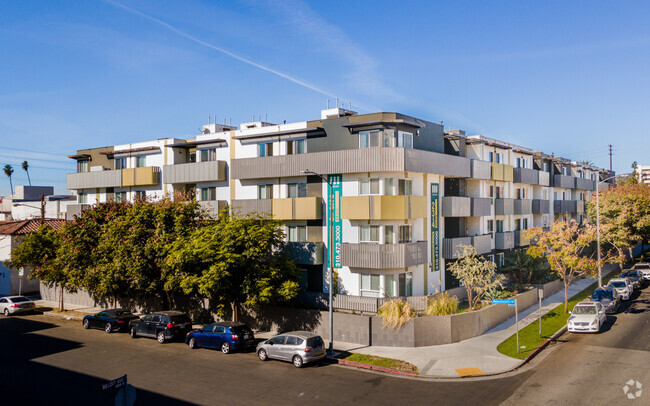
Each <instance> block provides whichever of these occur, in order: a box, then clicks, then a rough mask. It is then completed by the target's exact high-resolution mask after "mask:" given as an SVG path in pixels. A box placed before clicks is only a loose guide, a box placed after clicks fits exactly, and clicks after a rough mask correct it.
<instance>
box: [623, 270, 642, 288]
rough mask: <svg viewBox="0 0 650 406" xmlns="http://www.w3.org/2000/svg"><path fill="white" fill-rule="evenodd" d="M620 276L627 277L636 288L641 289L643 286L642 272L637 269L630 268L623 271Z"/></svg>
mask: <svg viewBox="0 0 650 406" xmlns="http://www.w3.org/2000/svg"><path fill="white" fill-rule="evenodd" d="M619 277H621V278H627V279H628V280H629V281H630V282H631V283H632V287H633V288H634V289H640V288H641V272H639V271H636V270H631V269H628V270H626V271H624V272H622V273H621V274H620V275H619Z"/></svg>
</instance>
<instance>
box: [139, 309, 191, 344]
mask: <svg viewBox="0 0 650 406" xmlns="http://www.w3.org/2000/svg"><path fill="white" fill-rule="evenodd" d="M191 329H192V321H191V320H190V318H189V316H188V315H187V314H185V313H183V312H176V311H162V312H155V313H151V314H147V315H146V316H144V317H143V318H141V319H139V320H131V322H130V323H129V331H130V332H131V337H132V338H136V337H139V336H142V337H151V338H155V339H156V340H158V342H159V343H161V344H163V343H164V342H166V341H170V340H175V339H178V338H181V337H185V335H186V334H187V332H188V331H190V330H191Z"/></svg>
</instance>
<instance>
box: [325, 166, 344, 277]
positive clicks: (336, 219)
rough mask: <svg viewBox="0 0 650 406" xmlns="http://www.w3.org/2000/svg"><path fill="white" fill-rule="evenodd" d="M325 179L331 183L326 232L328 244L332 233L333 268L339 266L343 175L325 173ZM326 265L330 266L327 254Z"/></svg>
mask: <svg viewBox="0 0 650 406" xmlns="http://www.w3.org/2000/svg"><path fill="white" fill-rule="evenodd" d="M327 180H328V181H329V182H330V184H331V185H332V186H331V187H329V188H328V189H329V196H328V203H327V220H328V221H327V225H328V234H327V238H328V239H327V241H328V244H330V241H332V233H334V243H333V244H334V266H333V268H340V267H341V236H342V234H343V224H342V222H341V195H342V194H343V175H340V174H339V175H327ZM332 207H333V208H334V215H333V221H332V228H330V227H329V224H330V222H329V216H330V214H331V213H332V211H331V210H332V209H331V208H332ZM327 266H328V267H330V258H329V255H328V256H327Z"/></svg>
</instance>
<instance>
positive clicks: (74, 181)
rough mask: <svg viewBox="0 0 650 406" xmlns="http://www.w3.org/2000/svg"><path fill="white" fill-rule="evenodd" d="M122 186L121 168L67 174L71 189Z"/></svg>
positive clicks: (68, 185) (68, 184)
mask: <svg viewBox="0 0 650 406" xmlns="http://www.w3.org/2000/svg"><path fill="white" fill-rule="evenodd" d="M120 186H122V173H121V172H120V171H119V170H117V171H97V172H79V173H69V174H67V187H68V189H70V190H78V189H93V188H107V187H120Z"/></svg>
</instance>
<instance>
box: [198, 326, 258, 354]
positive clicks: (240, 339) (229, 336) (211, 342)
mask: <svg viewBox="0 0 650 406" xmlns="http://www.w3.org/2000/svg"><path fill="white" fill-rule="evenodd" d="M185 344H187V345H188V346H189V347H190V348H191V349H195V348H198V347H205V348H212V349H215V350H216V349H220V350H221V352H223V353H224V354H228V353H229V352H230V351H233V350H241V349H244V348H250V347H253V346H254V345H255V335H254V334H253V330H251V328H250V327H248V325H247V324H244V323H239V322H232V321H224V322H222V323H215V324H210V325H208V326H205V327H203V328H201V329H198V330H194V331H191V332H189V333H188V334H187V336H186V337H185Z"/></svg>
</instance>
